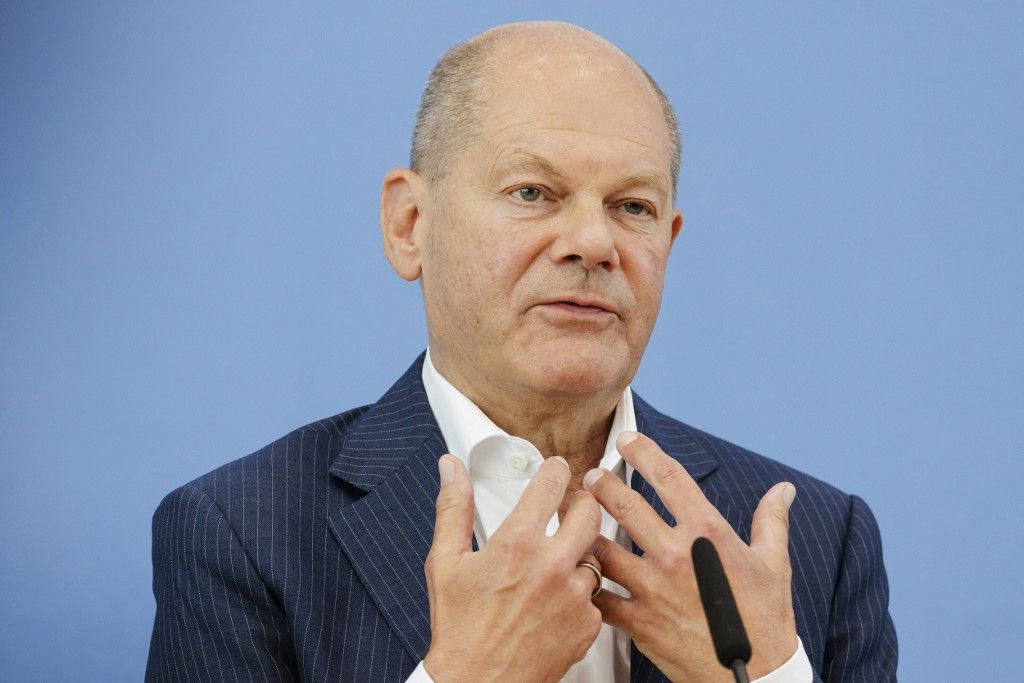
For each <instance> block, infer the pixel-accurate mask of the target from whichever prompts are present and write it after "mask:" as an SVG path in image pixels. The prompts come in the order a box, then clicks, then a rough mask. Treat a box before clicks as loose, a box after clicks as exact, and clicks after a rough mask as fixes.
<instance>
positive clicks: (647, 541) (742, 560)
mask: <svg viewBox="0 0 1024 683" xmlns="http://www.w3.org/2000/svg"><path fill="white" fill-rule="evenodd" d="M631 437H633V438H632V440H631ZM617 445H618V449H619V452H620V453H622V456H623V458H625V460H626V462H628V463H629V464H630V465H632V466H633V467H634V468H635V469H636V470H637V471H638V472H640V474H641V475H642V476H643V477H644V479H646V480H647V481H648V482H649V483H650V484H651V485H652V486H653V487H654V490H655V491H656V492H657V494H658V496H659V497H660V498H661V500H662V501H663V502H664V503H665V505H666V506H667V507H668V509H669V511H670V512H671V513H672V515H673V516H674V517H675V519H676V525H675V526H674V527H670V526H669V525H668V524H666V523H665V521H664V520H663V519H662V518H661V517H660V516H659V515H658V513H657V512H655V511H654V509H653V508H651V506H650V505H648V504H647V501H645V500H644V499H643V497H642V496H641V495H640V494H639V493H637V492H636V491H634V490H633V489H631V488H629V487H628V486H626V485H624V484H623V483H622V482H621V481H620V480H619V479H618V478H616V477H613V476H607V475H608V472H607V471H606V470H591V471H590V472H588V473H587V476H586V478H585V480H584V485H585V487H586V488H587V490H589V491H590V492H591V493H592V494H594V496H595V497H596V498H597V500H598V502H599V503H601V505H603V506H604V508H605V509H606V510H608V512H609V513H611V515H612V516H613V517H615V519H617V520H618V521H619V524H621V525H622V526H623V527H624V528H625V529H626V531H627V532H628V533H629V536H630V538H631V539H632V540H633V541H634V542H635V543H636V544H637V545H638V546H640V547H641V548H643V550H644V556H643V557H638V556H637V555H634V554H633V553H631V552H629V551H628V550H626V549H624V548H622V547H621V546H619V545H617V544H616V543H615V542H613V541H610V540H608V539H607V538H604V537H601V536H599V537H598V540H597V542H596V543H595V547H594V549H595V552H594V554H595V555H596V556H597V558H598V560H599V561H600V563H601V566H602V568H603V570H604V573H605V575H606V576H607V577H608V578H610V579H611V580H612V581H615V582H616V583H618V584H619V585H621V586H623V587H624V588H626V589H627V590H629V592H630V593H631V597H629V598H623V597H621V596H618V595H615V594H613V593H610V592H607V591H606V592H602V593H601V594H600V595H598V596H597V597H596V598H595V599H594V603H595V604H596V605H597V606H598V608H600V610H601V613H602V615H603V618H604V620H605V622H607V623H609V624H611V625H612V626H615V627H616V628H620V629H622V630H624V631H626V632H627V633H629V635H630V636H631V637H632V638H633V640H634V641H635V642H636V645H637V647H638V648H639V650H640V651H641V652H643V653H644V654H645V655H646V656H647V657H648V658H649V659H650V660H651V661H652V662H654V664H655V665H656V666H657V667H658V668H659V669H661V671H662V672H663V673H664V674H665V675H666V676H668V677H669V678H670V679H672V680H673V681H712V680H717V679H720V680H723V681H724V680H732V675H731V674H730V673H729V671H728V670H727V669H725V668H723V667H722V665H721V664H719V663H718V660H717V659H716V658H715V651H714V647H713V646H712V644H711V636H710V633H709V631H708V625H707V620H706V618H705V616H704V612H703V609H702V608H701V603H700V594H699V593H698V591H697V583H696V579H695V578H694V573H693V562H692V559H691V557H690V547H691V546H692V544H693V541H694V540H695V539H696V538H697V537H698V536H705V537H707V538H708V539H710V540H711V541H712V542H713V543H714V544H715V548H716V549H717V550H718V554H719V555H720V557H721V559H722V565H723V566H724V567H725V572H726V575H727V576H728V577H729V584H730V586H731V587H732V590H733V594H734V595H735V597H736V604H737V606H738V607H739V611H740V615H741V616H742V618H743V623H744V626H745V627H746V630H747V635H748V637H749V638H750V643H751V647H752V650H753V657H752V658H751V660H750V663H749V665H748V672H749V674H750V677H751V679H754V678H758V677H760V676H764V675H765V674H768V673H770V672H772V671H774V670H775V669H777V668H779V667H780V666H782V664H784V663H785V662H786V661H787V660H788V659H789V658H790V657H791V656H792V655H793V654H794V653H795V652H796V648H797V638H796V619H795V617H794V615H793V604H792V589H791V571H792V570H791V568H790V564H789V506H790V504H791V503H792V502H793V497H794V496H795V494H796V489H795V488H794V487H793V485H792V484H790V483H787V482H783V483H780V484H777V485H775V486H774V487H772V488H771V489H770V490H769V491H768V492H767V493H766V494H765V495H764V497H763V498H762V499H761V502H760V503H759V504H758V506H757V510H755V512H754V518H753V523H752V525H751V532H750V545H749V546H748V545H747V544H746V543H744V542H743V540H742V539H740V537H739V536H737V535H736V533H735V532H734V531H733V529H732V527H731V526H730V525H729V523H728V522H727V521H726V520H725V518H723V517H722V515H721V514H720V513H719V512H718V510H716V509H715V507H714V506H713V505H712V504H711V503H710V502H709V501H708V499H707V498H706V497H705V496H704V494H703V493H702V492H701V490H700V488H699V487H698V486H697V483H696V482H695V481H694V480H693V478H692V477H690V475H689V474H688V473H687V472H686V470H685V469H684V468H683V466H682V465H680V464H679V463H678V462H677V461H675V460H673V459H672V458H670V457H669V456H667V455H666V454H665V453H664V452H663V451H662V450H661V449H660V448H658V446H657V444H655V443H654V442H653V441H651V440H650V439H648V438H647V437H645V436H643V435H640V434H635V433H633V432H625V433H623V434H622V435H621V436H620V437H619V440H618V444H617Z"/></svg>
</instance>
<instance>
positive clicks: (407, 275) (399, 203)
mask: <svg viewBox="0 0 1024 683" xmlns="http://www.w3.org/2000/svg"><path fill="white" fill-rule="evenodd" d="M426 197H427V192H426V183H425V182H424V181H423V178H422V177H421V176H420V175H419V174H418V173H415V172H413V171H410V170H409V169H407V168H396V169H392V170H391V171H390V172H389V173H388V174H387V175H386V176H384V187H383V188H382V189H381V193H380V232H381V237H383V238H384V255H385V256H387V259H388V262H389V263H390V264H391V267H392V268H394V269H395V272H396V273H398V274H399V276H401V277H402V278H404V279H406V280H409V281H412V280H415V279H417V278H419V276H420V273H421V272H422V263H421V258H422V253H421V250H420V240H422V239H423V235H422V234H421V233H422V232H423V231H424V228H425V226H424V223H425V220H426V219H425V213H424V209H425V208H426V207H425V206H424V202H425V200H426Z"/></svg>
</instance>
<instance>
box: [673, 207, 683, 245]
mask: <svg viewBox="0 0 1024 683" xmlns="http://www.w3.org/2000/svg"><path fill="white" fill-rule="evenodd" d="M682 231H683V213H682V212H681V211H680V210H679V209H675V215H674V216H672V244H675V243H676V238H677V237H679V233H681V232H682Z"/></svg>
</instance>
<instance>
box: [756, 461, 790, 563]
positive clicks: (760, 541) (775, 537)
mask: <svg viewBox="0 0 1024 683" xmlns="http://www.w3.org/2000/svg"><path fill="white" fill-rule="evenodd" d="M794 497H796V487H794V486H793V485H792V484H790V483H789V482H788V481H784V482H782V483H779V484H776V485H775V486H773V487H772V488H771V489H769V490H768V493H766V494H764V497H763V498H762V499H761V502H760V503H758V505H757V509H756V510H754V519H753V522H752V523H751V525H750V547H751V549H752V550H754V551H755V552H756V553H757V554H758V555H759V556H760V557H761V560H762V561H764V563H765V564H767V565H768V566H769V567H771V568H772V569H773V570H775V571H776V572H778V571H781V570H786V571H789V507H790V505H792V504H793V498H794Z"/></svg>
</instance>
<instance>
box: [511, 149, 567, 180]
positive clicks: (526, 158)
mask: <svg viewBox="0 0 1024 683" xmlns="http://www.w3.org/2000/svg"><path fill="white" fill-rule="evenodd" d="M538 168H539V169H540V170H541V171H543V172H544V173H546V174H547V175H549V176H552V177H554V178H556V179H558V180H565V174H564V173H562V172H561V171H559V170H558V169H557V168H555V165H554V164H552V163H551V162H550V161H548V160H547V159H545V158H544V157H542V156H538V155H536V154H533V153H532V152H516V153H515V154H513V155H512V156H511V158H510V159H509V160H508V161H503V162H499V163H498V164H496V165H495V167H494V171H495V175H497V174H502V173H510V172H512V171H533V170H536V169H538Z"/></svg>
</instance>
